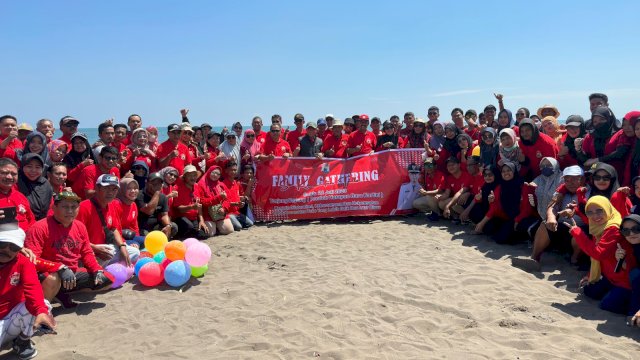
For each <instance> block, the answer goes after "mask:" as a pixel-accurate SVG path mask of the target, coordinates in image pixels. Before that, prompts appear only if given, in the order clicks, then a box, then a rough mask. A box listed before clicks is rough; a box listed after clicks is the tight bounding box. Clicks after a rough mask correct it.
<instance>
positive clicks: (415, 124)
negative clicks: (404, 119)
mask: <svg viewBox="0 0 640 360" xmlns="http://www.w3.org/2000/svg"><path fill="white" fill-rule="evenodd" d="M413 127H424V124H423V123H414V124H413Z"/></svg>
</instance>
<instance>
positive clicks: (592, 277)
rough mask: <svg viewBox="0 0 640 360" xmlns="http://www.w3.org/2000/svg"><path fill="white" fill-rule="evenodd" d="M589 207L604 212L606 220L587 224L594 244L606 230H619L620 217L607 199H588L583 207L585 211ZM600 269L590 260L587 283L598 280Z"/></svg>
mask: <svg viewBox="0 0 640 360" xmlns="http://www.w3.org/2000/svg"><path fill="white" fill-rule="evenodd" d="M591 205H595V206H597V207H600V208H601V209H602V210H604V216H605V218H606V219H607V220H606V221H605V222H604V223H602V224H594V223H593V222H589V234H591V235H592V236H593V237H594V238H595V240H596V244H597V243H598V242H599V241H600V238H601V237H602V234H603V233H604V231H605V230H606V229H607V228H610V227H615V228H620V224H621V223H622V216H620V213H619V212H618V210H616V209H615V208H614V207H613V205H611V202H610V201H609V199H607V198H606V197H604V196H600V195H596V196H592V197H590V198H589V201H587V205H586V206H585V211H586V210H587V209H589V208H590V207H591ZM600 275H601V269H600V262H599V261H598V260H595V259H593V258H591V269H590V270H589V282H590V283H594V282H596V281H598V280H600Z"/></svg>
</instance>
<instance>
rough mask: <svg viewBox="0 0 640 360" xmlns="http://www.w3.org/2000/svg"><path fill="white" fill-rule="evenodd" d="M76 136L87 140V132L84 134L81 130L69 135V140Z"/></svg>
mask: <svg viewBox="0 0 640 360" xmlns="http://www.w3.org/2000/svg"><path fill="white" fill-rule="evenodd" d="M77 137H79V138H83V139H85V140H87V141H89V138H88V137H87V134H85V133H81V132H76V133H74V134H73V135H71V141H73V139H75V138H77Z"/></svg>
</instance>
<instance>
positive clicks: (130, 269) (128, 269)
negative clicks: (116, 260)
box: [127, 264, 134, 279]
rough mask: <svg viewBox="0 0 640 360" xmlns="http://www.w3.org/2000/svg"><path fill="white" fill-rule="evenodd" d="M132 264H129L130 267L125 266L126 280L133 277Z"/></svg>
mask: <svg viewBox="0 0 640 360" xmlns="http://www.w3.org/2000/svg"><path fill="white" fill-rule="evenodd" d="M133 270H134V267H133V264H131V266H127V279H131V277H132V276H133Z"/></svg>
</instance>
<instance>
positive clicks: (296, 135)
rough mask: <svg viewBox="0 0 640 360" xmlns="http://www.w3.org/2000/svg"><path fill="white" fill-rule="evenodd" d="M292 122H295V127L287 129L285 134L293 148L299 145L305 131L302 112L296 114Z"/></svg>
mask: <svg viewBox="0 0 640 360" xmlns="http://www.w3.org/2000/svg"><path fill="white" fill-rule="evenodd" d="M293 123H294V124H296V129H295V130H293V131H289V133H288V134H287V142H288V143H289V147H290V148H292V149H295V148H297V147H298V145H300V138H301V137H303V136H304V135H305V134H306V133H307V132H306V131H305V129H304V116H303V115H302V114H296V115H295V116H294V117H293ZM254 131H255V130H254Z"/></svg>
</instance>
